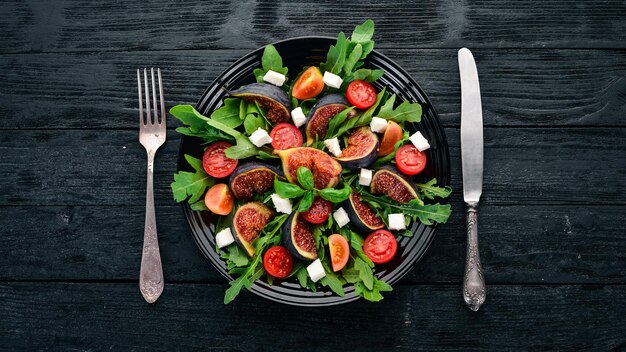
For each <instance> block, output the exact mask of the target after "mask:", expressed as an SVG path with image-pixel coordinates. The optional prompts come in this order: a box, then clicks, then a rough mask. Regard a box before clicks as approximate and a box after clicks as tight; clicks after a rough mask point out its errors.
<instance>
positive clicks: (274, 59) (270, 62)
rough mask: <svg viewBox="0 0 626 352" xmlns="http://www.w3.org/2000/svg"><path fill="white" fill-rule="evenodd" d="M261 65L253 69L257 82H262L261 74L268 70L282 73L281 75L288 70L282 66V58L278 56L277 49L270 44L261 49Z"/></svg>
mask: <svg viewBox="0 0 626 352" xmlns="http://www.w3.org/2000/svg"><path fill="white" fill-rule="evenodd" d="M261 66H262V67H263V68H262V69H260V68H257V69H254V71H253V72H254V76H255V77H256V80H257V82H259V83H261V82H263V76H265V74H266V73H267V71H269V70H272V71H274V72H278V73H282V74H283V75H287V72H288V70H287V67H283V59H282V58H281V57H280V54H279V53H278V50H276V48H275V47H274V46H273V45H271V44H270V45H267V46H266V47H265V49H264V50H263V56H262V57H261Z"/></svg>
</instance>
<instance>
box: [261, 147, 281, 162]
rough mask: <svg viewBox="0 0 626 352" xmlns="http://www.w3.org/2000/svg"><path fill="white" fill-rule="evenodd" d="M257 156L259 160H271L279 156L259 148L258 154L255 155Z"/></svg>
mask: <svg viewBox="0 0 626 352" xmlns="http://www.w3.org/2000/svg"><path fill="white" fill-rule="evenodd" d="M257 157H258V158H259V159H261V160H272V159H278V158H279V157H278V156H277V155H275V154H271V153H268V152H266V151H264V150H263V149H259V155H257Z"/></svg>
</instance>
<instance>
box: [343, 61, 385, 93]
mask: <svg viewBox="0 0 626 352" xmlns="http://www.w3.org/2000/svg"><path fill="white" fill-rule="evenodd" d="M359 63H360V61H359ZM357 64H358V63H357ZM355 66H357V65H355ZM384 73H385V71H383V70H381V69H374V70H370V69H369V68H360V69H358V70H356V71H354V72H352V73H350V74H349V75H347V76H346V78H345V79H344V80H343V83H342V84H341V86H342V87H344V88H345V87H347V86H348V84H349V83H350V82H352V81H356V80H363V81H366V82H370V83H371V82H375V81H376V80H378V79H379V78H380V77H382V76H383V74H384Z"/></svg>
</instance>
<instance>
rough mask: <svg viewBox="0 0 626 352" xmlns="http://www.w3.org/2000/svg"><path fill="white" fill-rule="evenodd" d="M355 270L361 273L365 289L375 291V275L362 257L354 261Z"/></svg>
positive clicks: (360, 276)
mask: <svg viewBox="0 0 626 352" xmlns="http://www.w3.org/2000/svg"><path fill="white" fill-rule="evenodd" d="M354 268H355V269H356V270H358V271H359V278H360V279H361V281H363V284H364V285H365V287H367V289H369V290H372V289H374V273H373V272H372V268H370V267H369V265H367V263H366V262H365V261H363V259H361V258H360V257H356V258H355V259H354Z"/></svg>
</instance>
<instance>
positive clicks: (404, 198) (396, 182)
mask: <svg viewBox="0 0 626 352" xmlns="http://www.w3.org/2000/svg"><path fill="white" fill-rule="evenodd" d="M370 190H371V191H372V193H373V194H384V195H386V196H388V197H389V198H391V199H393V200H395V201H396V202H399V203H408V202H409V201H411V200H412V199H419V196H418V195H417V187H416V186H415V183H413V181H412V180H411V179H410V178H408V177H406V176H404V175H402V174H401V173H400V171H398V169H397V168H396V167H395V166H391V165H385V166H383V167H382V168H380V170H378V171H376V172H375V173H374V175H373V176H372V184H371V185H370Z"/></svg>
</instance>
